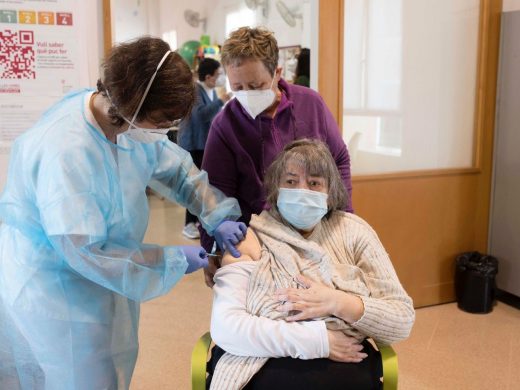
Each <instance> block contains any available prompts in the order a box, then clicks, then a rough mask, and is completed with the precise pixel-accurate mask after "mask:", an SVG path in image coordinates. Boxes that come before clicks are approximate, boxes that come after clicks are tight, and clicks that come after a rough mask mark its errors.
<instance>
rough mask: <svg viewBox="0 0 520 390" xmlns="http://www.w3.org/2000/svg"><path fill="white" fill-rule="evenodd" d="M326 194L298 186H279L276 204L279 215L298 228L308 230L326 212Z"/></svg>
mask: <svg viewBox="0 0 520 390" xmlns="http://www.w3.org/2000/svg"><path fill="white" fill-rule="evenodd" d="M327 198H328V194H325V193H323V192H318V191H311V190H304V189H300V188H280V189H279V191H278V200H277V202H276V205H277V206H278V211H279V212H280V214H281V216H282V217H283V218H284V219H285V220H286V221H287V222H289V223H290V224H291V225H292V226H294V227H295V228H297V229H300V230H310V229H312V228H313V227H314V226H316V225H317V224H318V223H319V222H320V221H321V219H322V218H323V217H324V216H325V214H327V211H328V207H327Z"/></svg>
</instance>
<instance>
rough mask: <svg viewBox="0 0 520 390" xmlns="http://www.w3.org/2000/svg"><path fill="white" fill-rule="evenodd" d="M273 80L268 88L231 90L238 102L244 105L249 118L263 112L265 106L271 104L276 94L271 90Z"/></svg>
mask: <svg viewBox="0 0 520 390" xmlns="http://www.w3.org/2000/svg"><path fill="white" fill-rule="evenodd" d="M274 79H275V77H273V81H272V82H271V86H270V87H269V88H268V89H261V90H256V89H253V90H250V91H236V92H235V91H233V94H234V95H235V97H236V98H237V100H238V102H239V103H240V104H241V105H242V107H244V110H246V111H247V113H248V114H249V115H251V118H253V119H255V118H256V117H257V116H258V114H260V113H261V112H263V111H264V110H265V109H266V108H267V107H269V106H270V105H271V104H273V101H274V98H275V97H276V94H275V93H274V91H273V83H274Z"/></svg>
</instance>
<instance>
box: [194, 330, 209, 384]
mask: <svg viewBox="0 0 520 390" xmlns="http://www.w3.org/2000/svg"><path fill="white" fill-rule="evenodd" d="M210 345H211V335H210V334H209V332H206V333H204V335H202V337H201V338H200V339H198V340H197V343H196V344H195V347H193V351H192V352H191V389H192V390H206V365H207V362H208V351H209V347H210Z"/></svg>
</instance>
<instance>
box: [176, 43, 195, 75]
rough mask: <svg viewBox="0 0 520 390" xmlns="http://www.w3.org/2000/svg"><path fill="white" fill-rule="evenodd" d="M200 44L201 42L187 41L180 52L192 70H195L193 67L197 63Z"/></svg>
mask: <svg viewBox="0 0 520 390" xmlns="http://www.w3.org/2000/svg"><path fill="white" fill-rule="evenodd" d="M199 47H200V42H199V41H187V42H184V43H183V44H182V46H181V47H180V48H179V50H178V52H179V54H180V55H181V57H182V58H184V61H186V62H187V63H188V65H189V66H190V68H191V69H193V65H194V63H195V57H196V56H197V52H198V51H199Z"/></svg>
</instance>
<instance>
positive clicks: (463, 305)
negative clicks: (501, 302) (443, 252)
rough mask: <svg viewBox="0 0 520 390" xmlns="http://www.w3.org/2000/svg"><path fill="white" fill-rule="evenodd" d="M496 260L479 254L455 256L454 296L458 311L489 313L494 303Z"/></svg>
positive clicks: (471, 253) (468, 253)
mask: <svg viewBox="0 0 520 390" xmlns="http://www.w3.org/2000/svg"><path fill="white" fill-rule="evenodd" d="M497 273H498V260H497V259H496V258H495V257H493V256H489V255H483V254H481V253H479V252H467V253H462V254H460V255H459V256H457V259H456V268H455V295H456V297H457V305H458V307H459V308H460V309H462V310H464V311H467V312H469V313H489V312H490V311H491V310H492V309H493V303H494V301H495V290H496V282H495V276H496V274H497Z"/></svg>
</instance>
